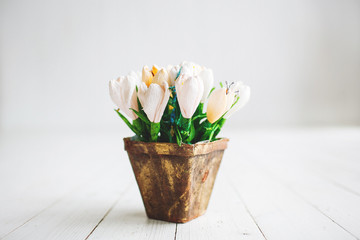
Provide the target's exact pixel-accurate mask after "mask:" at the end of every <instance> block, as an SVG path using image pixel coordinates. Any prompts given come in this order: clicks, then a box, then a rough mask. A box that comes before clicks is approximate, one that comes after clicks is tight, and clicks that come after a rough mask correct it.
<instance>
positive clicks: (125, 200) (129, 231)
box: [87, 181, 176, 240]
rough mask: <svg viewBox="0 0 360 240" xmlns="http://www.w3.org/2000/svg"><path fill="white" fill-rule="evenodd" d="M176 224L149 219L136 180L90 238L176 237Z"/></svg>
mask: <svg viewBox="0 0 360 240" xmlns="http://www.w3.org/2000/svg"><path fill="white" fill-rule="evenodd" d="M175 230H176V224H175V223H168V222H164V221H158V220H152V219H148V218H147V216H146V214H145V209H144V206H143V203H142V200H141V196H140V192H139V190H138V187H137V185H136V182H135V181H132V182H131V186H130V187H129V188H128V189H127V191H126V192H124V193H123V194H122V197H121V199H120V200H119V201H118V202H117V204H116V205H115V206H114V208H113V209H112V211H111V212H109V214H108V215H107V216H106V218H104V219H103V221H102V222H101V224H99V225H98V226H97V227H96V228H95V229H94V231H93V232H92V233H91V234H90V235H89V236H88V238H87V239H88V240H96V239H107V240H112V239H127V240H131V239H159V240H161V239H164V240H165V239H174V237H175Z"/></svg>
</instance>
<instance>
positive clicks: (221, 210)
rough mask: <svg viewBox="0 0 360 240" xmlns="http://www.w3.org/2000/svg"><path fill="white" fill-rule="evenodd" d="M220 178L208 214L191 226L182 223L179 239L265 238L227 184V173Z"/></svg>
mask: <svg viewBox="0 0 360 240" xmlns="http://www.w3.org/2000/svg"><path fill="white" fill-rule="evenodd" d="M220 171H222V170H221V168H220ZM219 175H220V176H218V179H217V180H216V184H215V186H214V191H213V194H212V196H211V199H210V203H209V207H208V210H207V212H206V213H205V215H203V216H201V217H199V218H198V219H195V220H192V221H191V222H189V223H188V224H178V225H177V235H176V239H177V240H182V239H199V240H200V239H219V240H220V239H229V240H231V239H262V240H263V239H265V238H264V236H263V235H262V233H261V231H260V230H259V228H258V226H257V225H256V223H255V222H254V220H253V219H252V217H251V215H250V214H249V212H248V211H247V209H246V208H245V206H244V204H243V202H242V201H241V199H240V198H239V197H238V196H237V195H236V194H235V192H234V190H233V189H232V187H231V186H230V185H229V183H228V182H227V181H226V175H225V172H223V173H222V172H219Z"/></svg>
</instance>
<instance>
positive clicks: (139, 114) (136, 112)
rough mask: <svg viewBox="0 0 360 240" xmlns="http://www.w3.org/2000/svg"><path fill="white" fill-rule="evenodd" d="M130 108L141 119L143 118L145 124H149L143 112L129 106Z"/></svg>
mask: <svg viewBox="0 0 360 240" xmlns="http://www.w3.org/2000/svg"><path fill="white" fill-rule="evenodd" d="M130 110H132V111H133V112H134V113H135V114H136V115H137V116H138V117H139V118H140V119H141V120H143V121H144V122H145V123H146V124H150V123H151V122H150V121H149V119H148V118H147V116H146V115H145V114H143V113H142V112H138V111H136V110H135V109H133V108H130Z"/></svg>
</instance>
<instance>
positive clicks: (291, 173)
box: [247, 140, 360, 238]
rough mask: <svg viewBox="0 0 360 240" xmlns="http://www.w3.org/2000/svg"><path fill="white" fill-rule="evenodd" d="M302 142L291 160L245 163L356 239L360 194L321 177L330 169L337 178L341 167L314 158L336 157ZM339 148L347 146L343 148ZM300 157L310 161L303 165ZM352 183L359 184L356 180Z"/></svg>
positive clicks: (358, 227) (346, 160) (359, 212)
mask: <svg viewBox="0 0 360 240" xmlns="http://www.w3.org/2000/svg"><path fill="white" fill-rule="evenodd" d="M322 142H323V143H324V142H326V141H325V140H324V141H322ZM345 144H346V142H345ZM304 145H305V146H306V148H307V151H306V152H302V153H298V154H295V155H293V156H292V157H291V159H289V158H287V161H283V158H282V160H278V161H272V162H267V161H257V160H254V161H253V160H250V161H247V164H250V165H253V166H255V167H256V169H257V170H258V171H260V172H262V173H263V174H265V175H266V176H268V177H269V178H272V179H273V180H275V181H278V182H279V183H281V184H283V185H284V186H286V187H288V188H289V190H291V191H292V192H293V193H295V194H297V195H299V197H300V198H302V199H303V200H304V201H306V202H308V203H309V204H310V205H311V206H313V207H314V208H315V209H317V210H318V211H319V212H320V213H322V214H324V216H326V217H328V218H329V219H330V220H331V221H333V222H334V223H336V224H338V225H339V226H341V227H342V228H343V229H344V230H346V231H348V232H349V233H350V234H351V235H353V236H355V237H357V238H360V208H359V207H358V206H360V195H359V194H357V193H354V192H352V191H349V190H348V189H345V188H344V187H343V186H339V185H337V184H334V182H332V181H329V179H328V178H324V177H323V173H324V172H326V173H329V169H331V170H332V171H331V174H332V177H333V178H334V179H337V177H338V176H339V174H340V175H342V176H343V173H344V172H343V171H342V169H341V170H338V171H337V168H336V167H333V166H331V165H326V164H320V163H318V162H317V161H318V159H323V158H325V159H329V161H332V162H334V161H336V160H335V159H331V158H334V156H332V155H328V154H327V153H324V152H319V151H317V149H318V148H317V145H311V144H310V145H306V144H305V142H304V144H302V146H304ZM338 151H340V150H338ZM343 151H347V149H346V148H343ZM343 156H345V154H344V155H343ZM354 156H356V155H353V156H348V157H349V158H350V159H348V158H341V159H339V160H337V161H339V162H340V161H341V162H344V163H346V162H348V161H352V159H353V157H354ZM304 159H306V160H305V161H306V162H307V161H311V162H312V163H313V164H311V166H309V165H308V164H307V163H305V165H303V164H304ZM321 162H322V161H321ZM344 165H346V164H344ZM352 183H353V184H358V185H359V184H360V181H354V182H352Z"/></svg>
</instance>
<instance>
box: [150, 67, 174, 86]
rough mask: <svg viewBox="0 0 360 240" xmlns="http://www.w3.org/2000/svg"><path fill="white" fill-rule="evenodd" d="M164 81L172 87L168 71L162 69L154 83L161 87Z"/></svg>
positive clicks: (156, 75)
mask: <svg viewBox="0 0 360 240" xmlns="http://www.w3.org/2000/svg"><path fill="white" fill-rule="evenodd" d="M164 81H165V82H167V83H168V85H171V83H170V80H169V74H168V72H167V70H166V69H165V68H161V69H159V70H157V72H156V74H155V76H154V78H153V80H152V82H153V83H157V84H159V85H161V84H162V82H164Z"/></svg>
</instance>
